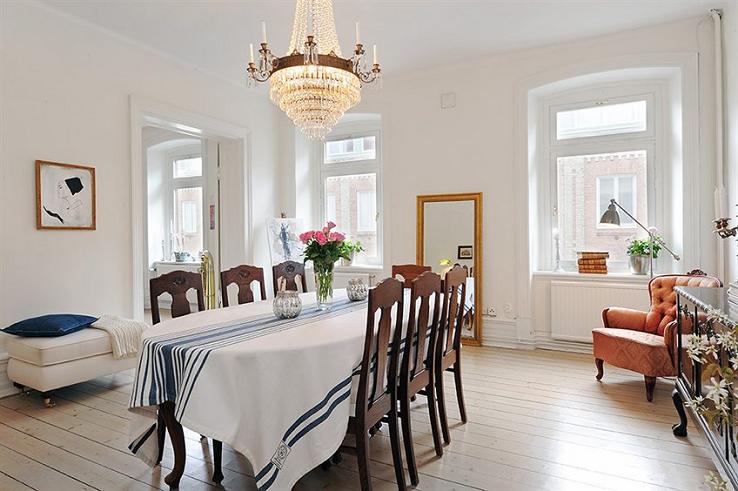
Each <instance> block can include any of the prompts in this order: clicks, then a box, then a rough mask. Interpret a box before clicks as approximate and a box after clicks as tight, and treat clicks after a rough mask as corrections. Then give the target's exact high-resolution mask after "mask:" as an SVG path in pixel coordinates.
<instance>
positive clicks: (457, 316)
mask: <svg viewBox="0 0 738 491" xmlns="http://www.w3.org/2000/svg"><path fill="white" fill-rule="evenodd" d="M466 274H467V273H466V268H463V267H461V266H454V268H453V269H452V270H451V271H449V272H448V273H446V277H445V278H444V280H443V286H442V290H443V307H442V308H441V328H440V329H439V332H438V341H437V343H436V352H437V354H438V356H443V355H445V354H447V353H450V352H451V351H453V350H457V349H459V348H460V347H461V330H462V328H463V326H464V308H463V306H464V304H465V302H466V278H467V276H466Z"/></svg>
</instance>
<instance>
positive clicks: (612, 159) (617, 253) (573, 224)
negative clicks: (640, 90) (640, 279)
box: [548, 95, 655, 271]
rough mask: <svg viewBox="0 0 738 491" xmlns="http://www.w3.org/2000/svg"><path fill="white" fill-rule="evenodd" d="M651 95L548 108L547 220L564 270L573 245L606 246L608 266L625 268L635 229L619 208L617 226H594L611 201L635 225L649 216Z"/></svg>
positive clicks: (573, 255) (572, 260)
mask: <svg viewBox="0 0 738 491" xmlns="http://www.w3.org/2000/svg"><path fill="white" fill-rule="evenodd" d="M652 101H653V97H652V96H651V95H646V96H643V95H640V96H630V97H623V98H621V99H620V100H616V101H610V102H607V103H602V102H589V103H587V102H573V103H571V104H566V105H558V106H549V111H550V114H551V118H550V123H551V127H550V131H549V135H550V137H549V143H548V152H549V154H550V158H551V160H550V161H551V165H552V166H553V168H552V171H551V175H552V176H554V177H555V180H554V183H552V189H551V191H552V193H553V195H554V199H553V203H552V205H553V209H554V218H553V223H552V224H551V225H552V228H556V229H558V231H559V232H558V241H557V242H556V243H555V244H558V247H559V250H558V253H559V258H560V259H561V265H562V266H563V267H564V269H567V270H572V271H574V270H576V269H577V258H578V257H577V252H578V251H607V252H609V253H610V259H609V261H608V266H609V269H610V270H611V271H616V270H618V269H625V268H626V267H627V259H628V258H627V255H626V250H627V244H628V242H629V240H630V239H631V238H632V237H633V236H634V235H637V234H639V233H640V228H639V227H638V226H637V225H636V223H635V222H634V221H633V220H632V219H631V218H629V217H628V216H627V215H626V214H625V213H623V212H622V211H621V210H619V209H618V213H619V215H620V225H619V226H615V225H609V224H600V219H601V217H602V214H603V213H604V212H605V211H606V210H607V208H608V206H609V205H610V200H611V199H614V200H616V201H617V203H618V204H619V205H620V206H622V207H623V208H624V209H625V210H627V211H628V212H629V213H631V214H632V215H633V216H634V217H636V219H637V220H638V221H640V222H641V223H644V224H646V225H648V224H649V223H651V222H652V221H653V220H650V216H651V215H652V214H653V212H652V209H653V206H652V205H650V201H651V200H652V196H650V195H649V189H651V184H650V183H651V181H652V179H653V176H652V174H653V173H652V172H651V169H652V162H653V155H654V149H655V138H654V137H653V135H654V134H655V132H654V131H653V127H652V125H653V114H650V112H651V111H653V106H652V104H653V102H652ZM649 118H651V119H649ZM554 252H555V251H554Z"/></svg>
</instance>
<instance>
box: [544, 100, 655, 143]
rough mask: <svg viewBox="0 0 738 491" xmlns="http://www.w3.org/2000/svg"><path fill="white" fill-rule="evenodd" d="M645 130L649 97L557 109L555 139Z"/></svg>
mask: <svg viewBox="0 0 738 491" xmlns="http://www.w3.org/2000/svg"><path fill="white" fill-rule="evenodd" d="M640 131H646V101H632V102H623V103H620V104H606V103H604V102H601V103H599V104H598V105H596V106H592V107H585V108H582V109H573V110H570V111H559V112H557V113H556V139H557V140H567V139H570V138H584V137H592V136H604V135H619V134H624V133H636V132H640Z"/></svg>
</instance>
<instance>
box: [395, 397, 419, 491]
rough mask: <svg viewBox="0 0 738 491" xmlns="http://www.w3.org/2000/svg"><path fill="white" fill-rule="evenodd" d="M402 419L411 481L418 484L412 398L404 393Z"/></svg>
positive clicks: (401, 407) (401, 401) (401, 398)
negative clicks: (411, 416) (411, 411)
mask: <svg viewBox="0 0 738 491" xmlns="http://www.w3.org/2000/svg"><path fill="white" fill-rule="evenodd" d="M400 421H401V422H402V443H403V444H404V445H405V457H406V458H407V470H408V472H409V473H410V482H411V483H412V485H413V486H417V485H418V483H419V482H420V479H419V478H418V466H417V464H416V462H415V451H414V449H413V430H412V425H411V424H410V398H409V397H408V396H407V395H406V394H404V395H401V396H400Z"/></svg>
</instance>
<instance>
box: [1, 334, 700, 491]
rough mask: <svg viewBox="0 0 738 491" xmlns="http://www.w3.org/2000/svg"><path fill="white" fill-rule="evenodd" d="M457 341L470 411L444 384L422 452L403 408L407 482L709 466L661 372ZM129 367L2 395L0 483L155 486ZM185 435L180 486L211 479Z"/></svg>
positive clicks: (421, 437)
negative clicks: (649, 389) (53, 396)
mask: <svg viewBox="0 0 738 491" xmlns="http://www.w3.org/2000/svg"><path fill="white" fill-rule="evenodd" d="M464 355H465V367H464V380H465V383H466V387H465V394H466V398H467V410H468V413H469V423H468V424H466V425H463V426H462V425H461V424H460V422H459V421H458V419H457V418H458V411H457V408H456V406H455V402H456V401H455V399H454V397H453V395H451V399H450V400H449V405H450V407H451V416H452V417H453V421H452V422H451V424H452V426H453V429H452V443H451V445H450V446H449V447H447V448H446V451H445V454H444V456H443V458H441V459H437V458H436V457H435V454H434V453H433V450H432V441H431V437H430V427H429V424H428V423H427V410H426V408H425V407H424V406H423V403H422V402H418V403H417V408H416V410H415V411H414V413H415V414H414V425H415V426H414V435H415V445H416V452H417V456H418V459H419V464H420V472H421V476H420V486H419V489H423V490H451V489H459V490H462V489H495V490H518V489H526V490H540V489H561V490H580V489H612V490H628V491H630V490H640V489H682V490H696V489H700V488H701V487H702V482H703V479H704V475H705V473H706V472H707V471H708V470H711V469H713V465H712V462H711V461H710V459H709V454H708V450H707V449H706V448H705V441H704V440H703V439H702V438H701V436H700V435H699V433H698V430H697V429H696V428H695V427H694V426H693V425H692V424H691V423H690V428H689V431H690V433H689V437H688V438H686V439H683V440H680V439H677V438H675V437H673V436H672V434H671V428H670V427H671V424H672V423H674V422H675V421H676V420H677V417H676V414H675V411H674V408H673V406H672V403H671V398H670V393H671V389H672V385H673V383H672V382H669V381H666V380H659V381H658V383H657V385H656V393H655V396H654V403H653V404H650V403H648V402H646V399H645V391H644V386H643V379H642V377H641V376H639V375H636V374H632V373H630V372H626V371H624V370H618V369H615V368H612V367H609V366H605V377H604V383H602V384H600V383H597V382H596V381H595V378H594V375H595V368H594V364H593V363H592V358H591V356H584V355H576V354H566V353H557V352H549V351H512V350H503V349H490V348H469V349H465V352H464ZM130 381H131V377H130V375H129V374H118V375H115V376H109V377H103V378H99V379H96V380H94V381H91V382H87V383H84V384H79V385H76V386H73V387H70V388H67V389H64V390H61V391H60V392H59V395H58V397H57V406H56V407H55V408H53V409H46V408H44V407H43V406H42V403H41V399H40V397H39V396H38V394H33V395H31V396H30V397H25V396H21V395H17V396H11V397H7V398H4V399H0V490H15V489H29V488H33V489H38V490H54V491H56V490H59V491H61V490H79V489H99V490H104V491H110V490H121V489H152V488H155V489H167V487H166V485H165V484H164V482H163V475H166V473H167V472H168V471H169V469H170V468H171V465H172V454H171V452H170V451H169V449H167V452H166V454H165V458H164V462H163V469H160V468H156V469H153V470H152V469H150V468H148V467H147V466H146V465H144V464H143V463H142V462H140V461H139V460H138V459H137V458H135V457H134V456H132V455H131V454H130V453H129V452H128V450H127V448H126V447H127V418H128V412H127V410H126V407H127V402H128V393H129V390H130V385H129V384H130ZM447 383H448V384H449V389H451V387H452V381H451V379H448V380H447ZM448 393H449V394H453V390H449V391H448ZM419 399H422V398H419ZM187 438H188V439H187V446H188V461H187V468H186V476H185V477H184V478H183V481H182V485H181V489H188V490H194V489H215V487H214V486H212V485H211V483H210V481H209V476H210V473H211V466H210V462H211V454H210V450H209V447H207V446H206V445H203V444H202V443H201V442H200V441H199V437H198V435H195V434H192V433H188V435H187ZM388 441H389V440H388V437H387V432H386V428H385V429H384V430H383V431H382V432H381V433H379V434H378V435H377V436H376V437H375V438H372V443H371V451H372V458H373V462H372V473H373V477H374V485H375V489H381V490H385V489H386V490H390V489H396V487H395V486H393V484H392V482H393V471H392V468H391V457H390V453H389V446H388ZM224 467H225V471H224V472H225V475H226V479H225V481H224V482H223V487H224V488H226V489H247V490H248V489H255V487H254V481H253V478H252V477H251V476H252V472H251V469H250V466H249V465H248V463H247V462H246V461H245V459H244V458H242V457H241V456H239V455H237V454H235V453H234V452H232V451H231V450H230V449H228V448H226V449H225V455H224ZM357 483H358V474H357V472H356V462H355V460H354V458H353V457H351V456H346V457H345V458H344V462H343V463H342V464H341V465H339V466H337V467H333V468H331V469H330V470H328V471H323V470H320V469H316V470H314V471H313V472H311V473H310V474H308V475H307V476H305V477H304V478H303V479H302V480H301V481H300V482H299V483H298V485H297V487H296V489H300V490H312V489H356V488H357Z"/></svg>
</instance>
